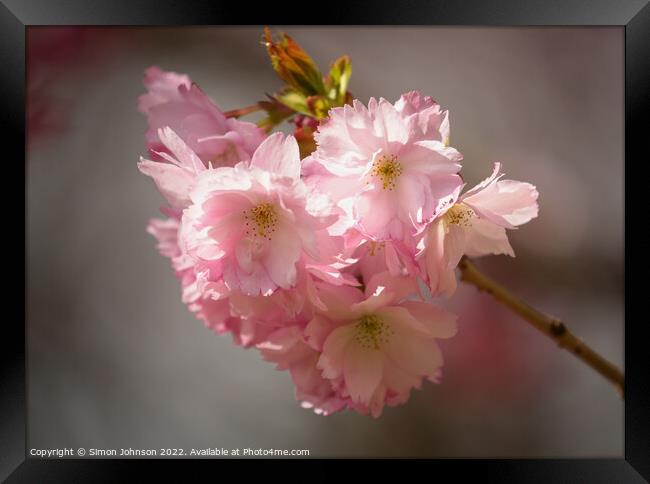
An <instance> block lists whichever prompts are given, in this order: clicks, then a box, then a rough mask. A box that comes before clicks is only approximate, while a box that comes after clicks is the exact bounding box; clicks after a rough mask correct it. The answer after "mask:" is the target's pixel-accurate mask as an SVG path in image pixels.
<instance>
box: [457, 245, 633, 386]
mask: <svg viewBox="0 0 650 484" xmlns="http://www.w3.org/2000/svg"><path fill="white" fill-rule="evenodd" d="M458 268H459V269H460V272H461V280H463V281H464V282H467V283H470V284H473V285H475V286H476V287H477V288H478V289H479V290H480V291H485V292H487V293H488V294H490V295H492V296H493V297H494V298H495V299H496V300H497V301H499V302H500V303H502V304H504V305H505V306H507V307H508V308H510V309H511V310H512V311H514V312H515V313H517V314H518V315H519V316H521V317H522V318H523V319H525V320H526V321H528V322H529V323H530V324H532V325H533V326H535V327H536V328H537V329H538V330H540V331H541V332H542V333H544V334H545V335H546V336H548V337H549V338H551V339H552V340H553V341H555V342H556V343H557V344H558V346H559V347H560V348H565V349H566V350H567V351H570V352H571V353H573V354H574V355H575V356H576V357H577V358H579V359H581V360H582V361H583V362H584V363H586V364H587V365H589V366H590V367H592V368H593V369H594V370H596V371H597V372H598V373H600V374H601V375H602V376H604V377H605V378H607V379H608V380H609V381H610V382H612V383H613V384H614V385H615V386H616V388H617V389H618V391H619V392H620V394H621V397H623V398H625V376H624V375H623V373H622V372H621V370H619V369H618V368H617V367H616V366H614V365H613V364H612V363H610V362H609V361H607V360H606V359H605V358H603V357H602V356H600V355H599V354H598V353H596V352H595V351H594V350H592V349H591V348H590V347H589V346H587V345H586V344H585V343H584V342H583V341H582V340H580V339H579V338H578V337H576V336H575V335H574V334H573V333H572V332H571V331H569V329H568V328H567V327H566V326H565V325H564V323H563V322H562V321H560V320H559V319H557V318H554V317H552V316H549V315H547V314H544V313H542V312H541V311H538V310H537V309H535V308H533V307H531V306H530V305H528V304H527V303H525V302H524V301H522V300H521V299H519V298H518V297H516V296H515V295H513V294H512V293H511V292H510V291H508V290H507V289H506V288H505V287H503V286H501V285H500V284H498V283H496V282H495V281H493V280H492V279H490V278H489V277H487V276H486V275H485V274H483V273H482V272H481V271H479V270H478V268H477V267H476V266H475V265H474V264H473V263H472V262H471V261H470V260H469V259H468V258H467V257H463V258H462V259H461V261H460V263H459V264H458Z"/></svg>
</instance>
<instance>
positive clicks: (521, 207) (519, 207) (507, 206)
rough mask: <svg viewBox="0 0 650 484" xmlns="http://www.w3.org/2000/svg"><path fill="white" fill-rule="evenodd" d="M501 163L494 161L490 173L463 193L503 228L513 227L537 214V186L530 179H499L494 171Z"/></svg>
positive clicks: (465, 200)
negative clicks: (474, 188)
mask: <svg viewBox="0 0 650 484" xmlns="http://www.w3.org/2000/svg"><path fill="white" fill-rule="evenodd" d="M499 168H500V164H498V163H496V164H495V169H494V172H493V174H492V176H491V177H490V178H488V179H486V180H484V181H483V182H482V183H481V184H479V187H482V189H478V190H470V191H469V192H468V193H467V194H466V195H465V196H463V197H462V200H463V203H465V204H467V205H468V206H470V207H471V208H472V209H474V211H475V212H476V213H477V214H478V215H479V216H480V217H481V218H487V219H488V220H491V221H492V222H494V223H495V224H498V225H500V226H502V227H506V228H514V227H516V226H517V225H521V224H524V223H526V222H528V221H530V220H531V219H533V218H535V217H537V212H538V205H537V197H538V195H539V194H538V192H537V189H536V188H535V187H534V186H533V185H531V184H530V183H524V182H518V181H514V180H501V181H498V177H497V176H496V173H497V172H498V170H499Z"/></svg>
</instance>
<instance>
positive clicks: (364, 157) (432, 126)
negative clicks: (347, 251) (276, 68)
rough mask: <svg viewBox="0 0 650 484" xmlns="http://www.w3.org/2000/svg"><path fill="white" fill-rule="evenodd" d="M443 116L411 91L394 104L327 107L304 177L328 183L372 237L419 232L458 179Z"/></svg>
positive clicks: (399, 237) (374, 102) (455, 157)
mask: <svg viewBox="0 0 650 484" xmlns="http://www.w3.org/2000/svg"><path fill="white" fill-rule="evenodd" d="M448 126H449V125H448V115H447V112H446V111H444V112H443V111H441V110H440V107H439V105H438V104H436V103H435V102H433V100H431V98H426V97H422V96H420V95H419V93H416V92H412V93H408V94H405V95H403V96H402V97H401V98H400V100H399V101H398V102H397V103H396V104H395V105H392V104H391V103H389V102H388V101H386V100H385V99H383V98H381V99H380V100H379V101H377V100H376V99H374V98H371V99H370V101H369V103H368V107H366V106H364V105H363V104H362V103H361V102H359V101H357V100H355V101H354V102H353V105H352V106H349V105H346V106H344V107H341V108H333V109H331V110H330V112H329V118H328V119H327V120H324V121H322V122H321V124H320V126H319V128H318V131H317V132H316V134H315V139H316V142H317V149H316V151H315V152H314V153H313V154H312V155H311V156H310V157H308V158H307V159H306V160H305V162H304V164H305V167H304V173H305V175H306V176H307V177H314V178H316V183H318V184H319V185H322V186H324V187H327V189H328V193H329V190H331V192H332V196H333V198H335V200H337V202H338V203H339V206H340V207H341V208H342V209H344V210H346V211H347V212H348V214H349V218H350V220H351V221H352V223H353V224H354V226H355V227H356V228H358V229H359V230H360V232H362V233H363V234H364V235H365V236H367V237H368V238H370V239H372V240H386V239H394V240H402V239H404V238H407V237H409V236H412V235H413V234H414V233H419V232H420V231H421V230H422V229H423V228H424V226H425V225H426V223H427V222H429V221H430V220H431V219H432V218H433V217H435V216H436V214H437V213H438V212H439V211H440V210H441V208H442V206H443V205H444V204H445V203H447V202H448V200H449V199H450V197H451V194H452V193H453V192H454V190H455V189H456V188H457V187H458V186H460V185H461V184H462V180H461V178H460V177H459V176H458V175H457V174H456V173H457V172H458V171H459V170H460V164H459V163H458V162H459V161H460V160H461V159H462V156H461V154H460V153H459V152H458V151H457V150H456V149H454V148H451V147H449V146H447V144H446V143H447V141H448V138H449V129H448Z"/></svg>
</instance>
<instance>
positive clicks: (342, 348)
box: [317, 324, 354, 379]
mask: <svg viewBox="0 0 650 484" xmlns="http://www.w3.org/2000/svg"><path fill="white" fill-rule="evenodd" d="M353 335H354V326H352V325H349V324H348V325H345V326H341V327H339V328H336V329H335V330H334V331H332V332H331V333H330V335H329V336H328V337H327V339H326V340H325V344H324V345H323V352H322V353H321V356H320V358H319V359H318V365H317V366H318V368H320V369H321V370H323V378H329V379H335V378H338V377H340V376H341V375H342V373H343V357H344V355H345V353H346V350H347V348H348V345H349V344H350V342H351V339H352V337H353Z"/></svg>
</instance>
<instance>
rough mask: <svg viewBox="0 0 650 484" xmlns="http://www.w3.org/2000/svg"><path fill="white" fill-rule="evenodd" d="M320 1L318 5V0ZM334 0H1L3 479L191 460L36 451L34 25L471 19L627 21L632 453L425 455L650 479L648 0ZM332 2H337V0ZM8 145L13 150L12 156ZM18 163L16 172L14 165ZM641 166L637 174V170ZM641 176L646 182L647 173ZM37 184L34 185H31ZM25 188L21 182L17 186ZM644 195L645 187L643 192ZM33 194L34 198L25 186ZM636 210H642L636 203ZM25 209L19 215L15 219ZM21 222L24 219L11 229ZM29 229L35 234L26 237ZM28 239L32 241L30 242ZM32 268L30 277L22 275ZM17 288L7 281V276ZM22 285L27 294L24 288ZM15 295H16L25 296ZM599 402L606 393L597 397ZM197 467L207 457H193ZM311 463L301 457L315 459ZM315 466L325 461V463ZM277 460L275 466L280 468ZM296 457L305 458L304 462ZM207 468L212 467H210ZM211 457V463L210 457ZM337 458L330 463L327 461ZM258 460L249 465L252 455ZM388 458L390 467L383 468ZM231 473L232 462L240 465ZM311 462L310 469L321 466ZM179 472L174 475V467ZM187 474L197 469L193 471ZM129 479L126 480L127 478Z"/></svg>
mask: <svg viewBox="0 0 650 484" xmlns="http://www.w3.org/2000/svg"><path fill="white" fill-rule="evenodd" d="M313 5H314V7H318V5H319V4H317V3H314V4H313ZM328 5H330V7H329V8H321V9H318V8H314V7H312V8H310V9H309V10H307V6H308V4H307V2H300V3H298V2H296V3H294V2H288V1H281V2H277V3H275V2H274V3H269V4H267V5H262V4H259V3H255V4H253V3H251V4H249V5H242V4H239V5H236V4H233V3H232V2H221V1H217V0H207V1H194V2H179V1H174V0H157V1H134V0H132V1H117V0H112V1H108V0H39V1H37V0H3V1H2V4H1V5H0V37H1V38H2V41H1V42H0V70H1V72H0V78H1V79H2V83H1V85H2V103H3V108H2V110H1V111H0V119H1V120H2V124H1V126H2V130H3V132H4V133H3V134H4V135H5V136H3V138H5V143H6V144H5V150H3V152H4V154H5V156H7V158H6V159H5V163H4V165H3V166H4V171H3V175H4V176H5V177H6V178H5V183H4V185H3V186H4V188H5V190H3V191H2V193H3V199H4V202H5V203H4V207H5V210H4V212H5V217H7V216H8V217H9V220H8V221H7V222H6V224H7V225H6V226H5V230H6V232H5V234H9V235H5V237H4V239H5V241H7V240H8V239H10V240H9V242H10V243H13V244H14V247H10V248H9V251H7V252H6V255H5V258H6V259H9V260H8V261H7V262H11V263H13V264H16V265H18V264H19V262H18V261H19V260H20V258H19V257H17V254H22V255H23V267H22V268H20V267H16V270H15V271H13V270H11V269H13V267H12V268H11V269H9V270H8V273H9V274H13V275H11V276H9V275H5V277H8V278H10V279H11V281H10V282H9V283H8V286H9V287H8V288H7V289H6V291H8V292H5V297H6V301H8V302H10V309H6V310H5V324H4V328H3V329H4V331H3V336H2V337H1V338H0V340H2V342H3V344H2V349H3V351H2V354H3V360H4V361H3V365H2V379H1V384H2V386H1V387H0V402H1V403H0V409H1V413H0V428H1V432H0V436H1V437H0V478H5V477H7V476H9V477H8V482H86V481H91V482H115V481H117V479H118V478H121V476H122V475H123V474H124V473H126V474H128V475H132V472H133V470H134V468H135V467H136V466H138V467H140V466H141V465H146V466H147V467H148V468H152V467H154V465H153V464H155V467H156V469H161V470H162V471H163V472H165V473H166V474H168V473H169V469H170V467H171V463H172V462H173V463H174V465H175V466H176V465H180V466H182V467H185V466H186V465H187V464H189V463H190V462H189V461H185V460H174V461H159V460H150V461H138V460H130V461H114V460H101V461H95V460H91V459H65V460H40V459H36V458H26V454H27V452H26V428H27V427H26V425H27V424H28V422H27V420H26V384H25V377H26V368H25V354H26V351H25V328H24V324H25V321H26V316H27V314H26V308H27V304H26V295H25V294H26V288H27V281H26V276H25V275H24V274H25V273H26V271H25V266H26V250H25V244H24V245H23V248H21V247H18V244H19V243H20V242H21V241H20V240H19V239H20V237H16V236H15V235H14V234H16V233H18V231H17V230H16V229H15V227H18V226H22V227H23V228H24V231H23V234H26V223H25V217H26V211H25V212H24V213H23V214H24V215H25V217H23V219H22V224H23V225H19V224H20V223H21V221H20V220H18V219H19V218H20V216H21V214H20V211H19V210H18V209H17V207H16V205H17V202H16V201H17V200H20V198H19V197H17V196H15V195H14V194H12V193H11V190H8V188H13V187H19V185H18V183H17V180H18V176H19V173H20V172H22V174H23V175H24V176H25V177H27V173H26V169H25V164H23V165H21V164H20V162H19V160H20V159H21V158H24V156H25V38H26V27H28V26H34V25H52V26H54V25H89V26H90V25H96V26H99V25H131V26H135V25H138V26H148V25H232V24H236V25H315V24H319V25H334V24H352V25H391V24H392V25H463V26H467V25H472V26H543V25H548V26H620V27H622V28H624V29H625V166H626V170H625V177H624V183H625V193H626V203H625V207H626V210H625V215H624V217H625V230H626V233H625V243H626V245H625V252H626V253H625V256H626V257H625V260H626V267H625V275H626V284H625V303H626V311H625V313H626V315H627V316H628V317H627V318H626V325H625V373H626V380H627V381H626V390H625V456H624V458H621V459H564V460H562V459H543V460H496V459H490V460H451V461H443V460H440V461H438V460H436V461H434V462H432V461H424V462H421V463H418V467H420V466H422V467H420V469H419V470H421V471H424V472H428V470H427V468H428V467H424V466H430V465H433V466H435V468H436V470H441V469H442V470H448V471H452V472H454V477H455V478H456V479H457V478H461V479H462V478H464V477H469V476H480V478H481V479H482V480H487V481H495V482H510V481H514V482H544V483H547V482H589V483H595V482H607V483H611V482H644V481H646V480H650V458H649V456H650V372H648V371H647V369H648V368H650V365H649V363H650V357H649V356H648V355H649V354H650V352H648V351H647V350H646V349H645V348H644V346H645V341H646V339H645V338H644V337H643V336H644V334H643V333H644V330H645V326H646V325H647V323H646V322H645V321H644V318H635V319H634V320H632V318H631V317H629V315H630V314H633V311H632V307H633V305H634V301H635V298H634V296H635V295H639V296H640V295H641V291H642V290H643V289H644V287H643V286H642V285H641V284H631V283H630V282H629V279H630V278H631V277H632V276H633V275H634V274H642V270H643V268H642V267H641V266H639V265H638V262H637V264H636V265H635V266H632V265H631V264H630V265H628V261H630V260H635V261H639V260H640V258H639V257H635V255H639V253H638V252H636V251H635V250H633V249H632V246H631V244H630V242H631V241H633V240H635V239H634V238H633V235H632V234H638V237H640V238H641V239H642V238H643V233H644V231H643V225H644V223H643V222H645V220H647V218H648V217H647V216H645V217H644V216H643V214H640V215H641V216H640V217H634V216H633V215H632V214H633V212H634V210H638V208H641V207H639V206H638V204H632V203H631V202H630V199H629V198H628V197H629V196H630V193H634V192H635V191H636V190H634V189H633V188H632V187H631V186H630V185H628V183H629V182H631V183H634V182H635V181H636V182H639V183H641V182H642V180H643V179H644V177H643V174H642V173H641V170H642V169H643V168H644V167H645V165H646V164H647V160H648V155H647V148H646V150H645V151H642V148H643V147H644V146H645V145H646V144H647V143H644V141H645V139H646V138H647V135H646V133H645V132H644V123H643V120H644V118H645V117H646V113H648V112H649V111H648V104H649V102H648V101H649V100H650V93H649V89H648V88H649V87H650V5H648V0H625V1H623V0H618V1H614V0H564V1H557V0H542V1H530V0H529V1H523V0H490V1H455V2H454V1H427V0H404V1H374V2H372V3H370V2H349V1H348V2H340V3H334V4H328ZM332 5H333V6H332ZM7 147H10V148H12V150H11V153H12V155H13V156H9V153H8V150H7V149H6V148H7ZM11 170H15V171H16V173H15V176H14V173H13V172H12V171H11ZM630 173H633V175H632V176H629V174H630ZM640 180H641V181H640ZM25 187H26V185H25ZM17 190H20V188H17ZM637 193H643V189H640V191H638V192H637ZM23 196H24V197H25V198H23V200H25V204H27V200H26V191H24V192H23ZM635 207H637V208H636V209H635ZM12 217H15V218H16V220H15V221H14V220H12ZM12 227H13V228H12ZM25 236H26V235H25ZM23 242H25V240H23ZM21 272H22V273H23V275H24V276H23V277H25V279H24V280H23V282H24V284H23V287H22V288H21V287H20V284H16V283H15V280H16V278H18V279H19V280H20V277H19V276H16V274H20V273H21ZM6 285H7V284H6ZM21 289H23V290H24V291H23V294H22V297H21V295H20V294H19V292H20V290H21ZM14 292H15V294H14ZM594 404H595V405H597V404H598V402H594ZM191 462H192V464H193V465H195V464H198V462H197V461H195V460H192V461H191ZM226 462H229V464H228V465H233V464H234V465H239V464H241V462H238V461H236V460H229V461H224V460H219V462H218V465H220V466H222V465H226ZM307 462H308V461H302V460H301V461H292V464H291V465H301V466H302V465H305V464H306V463H307ZM309 462H310V463H309V465H312V466H320V465H323V464H322V462H320V463H319V462H311V461H309ZM277 463H278V461H273V463H272V464H271V465H276V464H277ZM294 463H295V464H294ZM202 465H203V464H202ZM208 465H209V464H208ZM326 465H328V466H329V463H326ZM247 467H248V464H247ZM382 467H383V466H382ZM377 469H378V470H379V469H381V467H379V468H377ZM231 470H232V468H231ZM313 471H314V469H313V468H312V469H311V470H310V472H313ZM168 475H169V474H168ZM184 475H186V474H184ZM118 476H119V477H118Z"/></svg>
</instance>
